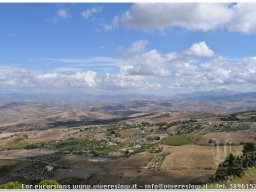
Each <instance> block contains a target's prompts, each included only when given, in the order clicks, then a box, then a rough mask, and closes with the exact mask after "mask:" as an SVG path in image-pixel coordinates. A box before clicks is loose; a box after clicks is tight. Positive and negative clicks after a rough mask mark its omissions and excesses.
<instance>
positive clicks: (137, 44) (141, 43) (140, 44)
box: [128, 40, 148, 54]
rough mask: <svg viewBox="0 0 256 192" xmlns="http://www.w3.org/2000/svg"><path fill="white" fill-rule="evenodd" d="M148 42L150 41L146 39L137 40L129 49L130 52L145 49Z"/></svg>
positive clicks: (133, 52) (138, 51)
mask: <svg viewBox="0 0 256 192" xmlns="http://www.w3.org/2000/svg"><path fill="white" fill-rule="evenodd" d="M147 44H148V41H145V40H139V41H135V42H134V43H133V44H132V45H131V47H130V48H129V49H128V52H129V53H132V54H135V53H140V52H142V51H144V50H145V48H146V46H147Z"/></svg>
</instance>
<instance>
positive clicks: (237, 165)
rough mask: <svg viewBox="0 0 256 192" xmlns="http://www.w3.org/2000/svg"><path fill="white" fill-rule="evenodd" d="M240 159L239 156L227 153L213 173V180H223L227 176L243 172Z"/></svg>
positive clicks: (239, 174) (238, 174)
mask: <svg viewBox="0 0 256 192" xmlns="http://www.w3.org/2000/svg"><path fill="white" fill-rule="evenodd" d="M241 162H242V159H241V158H240V157H239V156H234V155H233V154H232V153H231V154H229V155H228V156H227V157H226V159H225V160H224V161H223V162H221V163H220V164H219V166H218V168H217V170H216V173H215V180H216V181H221V180H225V179H226V178H227V177H228V176H232V175H234V176H239V177H240V176H241V175H242V173H243V167H242V165H241V164H242V163H241Z"/></svg>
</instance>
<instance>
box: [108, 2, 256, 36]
mask: <svg viewBox="0 0 256 192" xmlns="http://www.w3.org/2000/svg"><path fill="white" fill-rule="evenodd" d="M255 16H256V4H248V3H247V4H246V3H237V4H228V3H221V4H217V3H193V4H189V3H186V4H184V3H182V4H179V3H169V4H166V3H165V4H161V3H155V4H150V3H146V4H144V3H139V4H133V5H132V6H131V8H130V9H129V10H127V11H126V12H124V13H123V14H122V15H119V16H116V17H114V19H113V21H112V22H111V24H109V25H108V28H111V29H112V28H114V27H117V26H118V25H120V24H123V25H125V26H126V27H132V28H139V29H142V30H155V29H158V30H165V29H167V28H172V27H180V28H185V29H188V30H199V31H210V30H215V29H227V30H229V31H234V32H241V33H246V34H252V33H256V21H255V19H254V18H255ZM114 21H115V22H114Z"/></svg>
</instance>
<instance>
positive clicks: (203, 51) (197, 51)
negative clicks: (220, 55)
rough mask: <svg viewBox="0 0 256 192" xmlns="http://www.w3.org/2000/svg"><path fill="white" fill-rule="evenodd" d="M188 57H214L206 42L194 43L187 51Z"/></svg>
mask: <svg viewBox="0 0 256 192" xmlns="http://www.w3.org/2000/svg"><path fill="white" fill-rule="evenodd" d="M185 53H186V54H188V55H195V56H203V57H210V56H213V55H214V52H213V50H211V49H210V48H209V47H208V46H207V44H206V43H205V42H204V41H201V42H198V43H194V44H193V45H192V46H191V47H190V48H189V49H188V50H186V51H185Z"/></svg>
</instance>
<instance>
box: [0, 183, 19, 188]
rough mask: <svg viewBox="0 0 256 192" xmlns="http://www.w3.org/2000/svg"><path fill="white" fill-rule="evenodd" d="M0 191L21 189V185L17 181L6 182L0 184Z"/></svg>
mask: <svg viewBox="0 0 256 192" xmlns="http://www.w3.org/2000/svg"><path fill="white" fill-rule="evenodd" d="M0 189H22V184H21V183H20V182H18V181H15V182H8V183H4V184H1V185H0Z"/></svg>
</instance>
